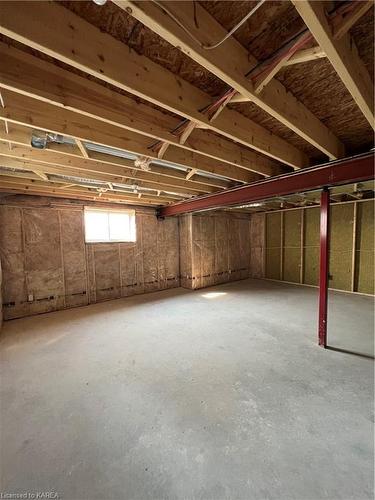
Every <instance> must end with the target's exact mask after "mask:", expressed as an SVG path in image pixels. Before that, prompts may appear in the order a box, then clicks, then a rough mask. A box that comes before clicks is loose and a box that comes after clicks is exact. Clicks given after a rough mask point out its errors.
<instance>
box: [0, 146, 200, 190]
mask: <svg viewBox="0 0 375 500" xmlns="http://www.w3.org/2000/svg"><path fill="white" fill-rule="evenodd" d="M0 167H7V168H14V169H16V171H15V172H14V174H15V175H20V171H22V170H28V173H29V174H33V173H35V175H37V176H38V177H39V178H42V179H43V180H46V181H48V180H49V179H48V176H47V175H46V174H49V175H64V176H69V177H75V178H77V182H76V183H79V181H78V179H85V180H88V181H94V182H95V181H97V182H107V183H108V184H113V183H117V184H126V185H131V186H133V187H134V188H136V187H139V188H148V189H153V190H154V191H165V192H169V193H173V194H176V195H178V196H180V197H185V198H188V197H189V196H196V195H198V194H199V193H198V192H196V191H190V192H189V189H186V190H185V189H181V188H176V187H174V186H169V185H168V184H161V183H160V184H159V183H158V184H153V183H149V182H145V181H141V180H138V179H131V178H129V177H114V176H110V175H108V174H101V173H93V172H90V171H81V170H74V169H69V168H65V167H64V168H62V167H61V166H54V165H47V164H41V163H38V162H32V161H28V160H25V159H21V158H17V157H10V156H3V155H1V154H0ZM6 172H7V171H1V170H0V175H1V174H3V175H5V174H6ZM12 175H13V174H12ZM109 179H110V181H111V182H108V180H109ZM72 182H73V181H72ZM73 183H74V182H73Z"/></svg>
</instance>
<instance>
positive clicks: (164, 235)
mask: <svg viewBox="0 0 375 500" xmlns="http://www.w3.org/2000/svg"><path fill="white" fill-rule="evenodd" d="M55 202H56V200H55ZM103 208H104V207H103ZM119 209H121V207H119ZM136 226H137V241H136V242H135V243H85V239H84V226H83V205H82V206H76V207H62V206H54V207H45V206H44V207H42V206H35V207H32V206H24V205H20V206H17V204H16V203H12V205H0V258H1V261H2V264H3V273H4V279H3V300H2V303H3V304H4V306H3V312H4V319H11V318H16V317H22V316H29V315H33V314H38V313H42V312H48V311H55V310H59V309H64V308H70V307H75V306H81V305H87V304H91V303H95V302H99V301H103V300H109V299H115V298H119V297H124V296H128V295H133V294H139V293H145V292H151V291H154V290H164V289H166V288H173V287H178V286H179V248H178V220H177V219H174V218H170V219H166V220H164V221H159V220H157V219H156V217H155V215H154V213H153V211H150V212H147V211H145V212H136ZM30 295H31V296H32V297H30Z"/></svg>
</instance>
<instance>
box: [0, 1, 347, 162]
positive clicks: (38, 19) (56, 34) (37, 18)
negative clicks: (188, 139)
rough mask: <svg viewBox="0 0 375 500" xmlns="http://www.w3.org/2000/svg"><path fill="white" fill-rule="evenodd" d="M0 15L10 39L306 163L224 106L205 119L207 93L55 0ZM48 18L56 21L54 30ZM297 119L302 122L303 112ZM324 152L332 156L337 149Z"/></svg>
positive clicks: (279, 156) (5, 8) (5, 6)
mask: <svg viewBox="0 0 375 500" xmlns="http://www.w3.org/2000/svg"><path fill="white" fill-rule="evenodd" d="M20 11H22V16H20V15H19V13H20ZM0 19H1V21H0V32H1V33H3V34H4V35H6V36H8V37H10V38H13V39H15V40H17V41H19V42H21V43H24V44H26V45H28V46H30V47H32V48H34V49H37V50H39V51H42V52H44V53H46V54H48V55H49V56H52V57H54V58H56V59H60V60H61V61H63V62H65V63H67V64H69V65H71V66H74V67H76V68H78V69H80V70H82V71H84V72H86V73H88V74H91V75H93V76H95V77H97V78H99V79H101V80H104V81H106V82H108V83H110V84H112V85H114V86H116V87H118V88H121V89H123V90H126V91H127V92H130V93H132V94H134V95H137V96H139V97H141V98H143V99H145V100H148V101H150V102H152V103H153V104H156V105H157V106H160V107H162V108H165V109H166V110H168V111H171V112H173V113H176V114H178V115H180V116H182V117H184V118H187V119H189V120H193V121H196V122H197V123H198V125H200V126H205V127H208V128H209V129H211V130H214V131H215V132H217V133H219V134H221V135H223V136H225V137H227V138H229V139H231V140H234V141H236V142H239V143H241V144H243V145H244V146H247V147H250V148H252V149H255V150H256V151H258V152H260V153H263V154H265V155H266V156H269V157H271V158H274V159H276V160H278V161H280V162H282V163H284V164H286V165H289V166H292V167H294V168H302V167H305V166H307V165H308V164H309V161H308V158H307V157H306V155H305V154H304V153H303V152H301V151H300V150H298V149H297V148H295V147H294V146H292V145H291V144H289V143H288V142H287V141H285V140H284V139H281V138H280V137H278V136H276V135H274V134H272V133H271V132H269V131H268V130H266V129H265V128H264V127H262V126H260V125H258V124H256V123H255V122H253V121H251V120H249V119H248V118H245V117H244V116H243V115H241V114H240V113H238V112H236V111H232V110H229V109H225V110H224V111H223V112H222V113H221V114H220V116H219V117H218V118H217V119H216V120H215V121H214V122H213V123H211V122H210V120H209V118H208V117H207V116H205V115H204V114H202V113H201V112H200V111H199V110H200V109H202V108H204V107H205V106H207V104H208V103H209V102H210V96H209V95H208V94H206V93H205V92H202V91H201V90H199V89H198V88H196V87H194V86H193V85H191V84H190V83H188V82H186V81H184V80H182V79H181V78H179V77H177V76H176V75H174V74H173V73H171V72H170V71H168V70H166V69H165V68H162V67H161V66H159V65H158V64H156V63H154V62H152V61H151V60H150V59H148V58H147V57H144V56H141V55H138V54H136V53H135V52H134V51H130V50H129V48H128V47H127V46H125V45H124V44H123V43H121V42H119V41H117V40H115V39H114V38H112V37H111V36H110V35H108V34H106V33H102V32H101V31H100V30H99V29H97V28H96V27H94V26H93V25H91V24H90V23H88V22H87V21H85V20H83V19H82V18H80V17H78V16H77V15H75V14H73V13H72V12H70V11H69V10H67V9H66V8H64V7H63V6H61V5H58V4H57V3H50V2H38V3H37V4H34V3H30V2H9V1H5V2H0ZM25 19H27V22H25ZM51 19H58V20H59V29H58V30H56V29H55V26H54V23H51V22H50V21H51ZM284 94H285V95H286V91H285V92H284V93H283V94H281V95H278V102H279V106H283V107H287V106H289V105H290V104H291V102H290V99H289V98H288V100H287V102H285V99H284ZM293 99H294V98H293ZM275 105H276V103H275ZM295 111H296V106H294V107H293V112H295ZM306 111H307V110H306ZM299 115H301V113H299ZM303 118H304V120H305V121H306V119H307V118H309V116H308V115H305V116H303ZM310 122H311V120H307V123H308V124H310ZM319 123H320V122H319ZM331 138H332V134H331V133H330V132H329V131H328V130H325V134H324V140H325V141H327V140H330V139H331ZM322 141H323V137H322ZM319 142H321V141H319ZM329 154H331V155H332V156H337V155H339V152H338V151H336V150H335V151H334V152H332V151H331V152H330V153H329Z"/></svg>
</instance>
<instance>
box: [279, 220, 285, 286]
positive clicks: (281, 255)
mask: <svg viewBox="0 0 375 500" xmlns="http://www.w3.org/2000/svg"><path fill="white" fill-rule="evenodd" d="M280 219H281V220H280V227H281V231H280V233H281V234H280V280H281V281H283V277H284V212H283V211H281V212H280Z"/></svg>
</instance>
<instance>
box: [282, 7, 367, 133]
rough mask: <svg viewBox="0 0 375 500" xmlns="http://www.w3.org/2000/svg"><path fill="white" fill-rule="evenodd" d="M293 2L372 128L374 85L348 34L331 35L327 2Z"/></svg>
mask: <svg viewBox="0 0 375 500" xmlns="http://www.w3.org/2000/svg"><path fill="white" fill-rule="evenodd" d="M292 2H293V4H294V6H295V8H296V9H297V11H298V13H299V14H300V16H301V17H302V19H303V20H304V22H305V24H306V26H307V27H308V28H309V30H310V31H311V33H312V34H313V36H314V38H315V40H316V41H317V42H318V44H319V45H320V47H321V48H322V49H323V50H324V52H325V53H326V54H327V57H328V59H329V61H330V62H331V64H332V66H333V67H334V68H335V71H336V73H337V74H338V76H339V77H340V78H341V80H342V82H343V83H344V85H345V87H346V88H347V89H348V91H349V92H350V94H351V96H352V97H353V99H354V101H355V102H356V104H357V105H358V107H359V108H360V110H361V111H362V113H363V115H364V116H365V118H366V119H367V121H368V122H369V124H370V125H371V127H373V128H374V88H373V84H372V82H371V78H370V75H369V74H368V72H367V69H366V67H365V65H364V64H363V62H362V61H361V59H360V58H359V55H358V51H357V48H356V46H355V44H354V42H353V40H351V38H350V36H349V34H348V33H347V34H346V35H345V36H343V37H342V38H341V39H340V40H335V39H334V38H333V35H332V30H331V26H330V24H329V20H328V18H327V16H326V9H329V6H330V5H331V4H330V2H322V1H310V0H292Z"/></svg>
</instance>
